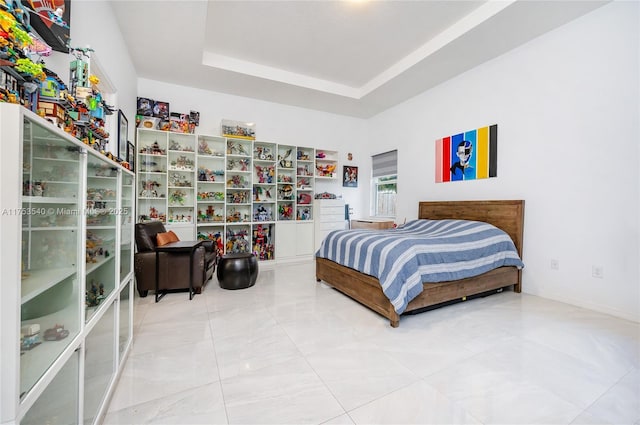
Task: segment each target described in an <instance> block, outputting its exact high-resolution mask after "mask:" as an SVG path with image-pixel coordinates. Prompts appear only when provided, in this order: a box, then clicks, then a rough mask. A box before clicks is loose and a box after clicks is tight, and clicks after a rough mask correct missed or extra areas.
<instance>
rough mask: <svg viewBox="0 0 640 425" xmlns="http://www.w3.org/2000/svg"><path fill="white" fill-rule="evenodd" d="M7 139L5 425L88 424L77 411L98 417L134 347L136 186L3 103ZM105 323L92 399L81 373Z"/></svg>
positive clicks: (0, 385)
mask: <svg viewBox="0 0 640 425" xmlns="http://www.w3.org/2000/svg"><path fill="white" fill-rule="evenodd" d="M0 140H2V141H3V150H2V155H0V175H1V180H2V185H0V193H1V196H0V211H7V212H11V213H9V214H3V217H2V220H0V238H1V240H2V241H3V244H2V245H0V270H2V275H3V282H2V283H3V284H2V285H0V326H2V332H1V333H0V347H1V348H2V368H1V370H0V378H1V379H0V423H3V424H4V423H7V424H8V423H25V424H26V423H52V422H56V421H58V420H59V419H60V416H59V414H60V413H61V412H64V414H63V416H64V417H65V419H64V423H91V422H92V420H93V419H92V420H89V421H88V422H87V421H83V420H82V418H79V417H78V415H79V414H80V412H81V410H82V409H79V408H78V406H79V403H81V404H83V406H84V410H85V412H84V413H85V417H90V418H95V420H96V421H97V420H98V418H99V417H101V415H102V414H103V413H104V411H105V409H106V401H107V400H108V399H109V398H110V395H111V392H112V391H113V388H114V386H115V383H116V378H117V375H118V373H119V372H120V371H121V370H122V365H123V360H124V357H125V356H126V355H127V354H128V350H129V347H130V346H131V338H132V337H131V335H132V332H131V323H132V320H131V318H132V315H133V308H132V304H131V303H128V302H127V301H126V300H128V299H130V298H132V294H133V292H132V289H133V288H132V285H131V283H130V282H131V279H132V276H133V268H132V264H133V261H132V257H133V256H132V252H133V238H132V237H131V235H132V234H133V220H132V217H133V211H131V208H132V199H133V181H134V175H133V173H131V172H130V171H128V170H125V169H124V168H122V167H121V166H120V165H119V164H117V163H115V162H114V161H111V160H110V159H108V158H107V157H106V156H104V155H101V154H100V153H98V152H97V151H94V150H92V149H91V148H90V147H89V146H87V145H85V144H82V143H81V142H80V141H79V140H76V139H75V138H73V137H71V136H70V135H69V134H67V133H64V132H63V131H61V130H60V129H58V128H57V127H55V126H53V125H51V124H50V123H49V122H47V121H45V120H43V119H42V118H40V117H38V116H37V115H35V114H33V113H31V112H30V111H28V110H27V109H26V108H24V107H21V106H19V105H12V104H6V103H3V104H0ZM125 183H126V186H125ZM125 187H128V189H126V190H125V189H124V188H125ZM124 192H126V197H122V195H123V193H124ZM123 206H126V207H127V208H128V209H129V213H128V215H127V211H126V209H127V208H122V207H123ZM18 212H19V213H18ZM16 247H17V249H16ZM107 251H108V254H107ZM91 258H93V259H91ZM87 261H88V262H87ZM117 267H119V268H120V270H119V273H118V272H117ZM94 287H95V288H97V289H96V291H97V292H99V294H98V297H97V298H99V299H97V300H95V302H94V305H93V306H90V305H89V300H90V298H91V296H90V295H91V290H92V288H94ZM125 293H126V294H125ZM121 305H123V306H125V308H126V310H125V311H123V310H122V309H121ZM116 309H118V311H119V312H120V314H119V315H118V320H106V321H105V320H104V318H105V317H107V316H108V314H109V313H108V312H109V311H114V310H116ZM114 317H115V316H114ZM120 321H122V322H124V323H126V324H127V328H123V327H121V326H120V325H119V322H120ZM98 323H102V324H104V325H105V326H106V327H107V328H109V329H110V332H111V334H112V336H113V337H112V338H111V339H110V343H109V344H108V345H106V346H105V347H103V350H104V351H103V352H104V353H109V352H111V353H112V354H111V358H112V359H113V361H112V363H111V364H112V369H111V371H110V373H109V376H108V378H109V379H108V382H109V384H108V386H107V388H106V391H103V392H101V393H100V394H97V397H96V394H90V393H89V392H88V391H87V389H88V388H89V386H90V384H89V385H87V381H86V378H87V376H89V382H91V381H92V379H91V378H90V374H87V369H86V368H85V367H84V366H83V365H86V364H87V359H88V357H87V351H86V350H85V346H86V341H87V339H88V338H90V337H91V335H93V334H94V332H95V329H96V328H97V327H98ZM116 336H117V338H116ZM121 341H124V342H125V344H124V345H123V343H122V342H121ZM123 347H124V349H123ZM90 399H91V400H93V401H92V404H87V403H86V402H87V400H90ZM73 400H75V403H74V402H73ZM67 401H69V402H67Z"/></svg>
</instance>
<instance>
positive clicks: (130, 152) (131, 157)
mask: <svg viewBox="0 0 640 425" xmlns="http://www.w3.org/2000/svg"><path fill="white" fill-rule="evenodd" d="M127 162H128V163H129V169H130V170H131V171H133V172H134V173H135V172H136V166H135V162H136V148H135V147H134V146H133V143H131V142H127Z"/></svg>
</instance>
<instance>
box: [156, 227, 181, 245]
mask: <svg viewBox="0 0 640 425" xmlns="http://www.w3.org/2000/svg"><path fill="white" fill-rule="evenodd" d="M179 240H180V239H178V235H176V234H175V233H173V230H169V231H168V232H166V233H158V234H157V235H156V245H157V246H163V245H166V244H168V243H171V242H178V241H179Z"/></svg>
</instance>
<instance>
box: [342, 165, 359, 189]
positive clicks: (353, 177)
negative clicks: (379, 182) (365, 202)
mask: <svg viewBox="0 0 640 425" xmlns="http://www.w3.org/2000/svg"><path fill="white" fill-rule="evenodd" d="M342 170H343V171H342V175H343V176H344V177H343V179H342V186H343V187H358V167H351V166H346V165H345V166H344V167H342Z"/></svg>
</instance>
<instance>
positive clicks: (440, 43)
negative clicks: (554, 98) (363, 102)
mask: <svg viewBox="0 0 640 425" xmlns="http://www.w3.org/2000/svg"><path fill="white" fill-rule="evenodd" d="M516 1H517V0H509V1H506V0H505V1H488V2H486V3H484V4H483V5H482V6H481V7H479V8H477V9H475V10H474V11H473V12H471V13H469V14H468V15H466V16H464V17H463V18H461V19H460V20H459V21H458V22H456V23H455V24H453V25H451V26H450V27H449V28H447V29H446V30H444V31H442V32H441V33H440V34H438V35H437V36H436V37H434V38H433V39H431V40H429V41H427V42H426V43H425V44H423V45H422V46H420V47H419V48H417V49H416V50H414V51H413V52H411V53H409V54H408V55H407V56H405V57H404V58H402V59H401V60H399V61H398V62H396V63H395V64H393V65H392V66H390V67H389V68H387V69H386V70H385V71H383V72H382V73H380V74H379V75H377V76H376V77H374V78H373V79H371V80H370V81H369V82H367V83H366V84H365V85H364V86H362V88H361V91H362V96H366V95H367V94H369V93H371V92H373V91H374V90H376V89H378V88H379V87H380V86H382V85H383V84H386V83H388V82H389V81H391V80H393V79H394V78H396V77H398V76H400V75H401V74H402V73H404V72H406V71H407V70H409V69H410V68H412V67H414V66H415V65H417V64H418V63H420V62H421V61H423V60H425V59H426V58H428V57H429V56H430V55H432V54H434V53H435V52H437V51H438V50H440V49H442V48H444V47H446V46H447V45H448V44H449V43H451V42H452V41H454V40H455V39H457V38H459V37H460V36H462V35H464V34H466V33H467V32H469V31H471V30H472V29H474V28H476V27H477V26H479V25H481V24H482V23H483V22H485V21H486V20H488V19H490V18H491V17H493V16H495V15H497V14H498V13H500V12H502V11H503V10H505V9H506V8H507V7H509V6H511V5H512V4H513V3H515V2H516Z"/></svg>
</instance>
